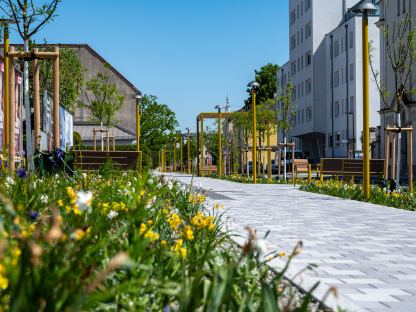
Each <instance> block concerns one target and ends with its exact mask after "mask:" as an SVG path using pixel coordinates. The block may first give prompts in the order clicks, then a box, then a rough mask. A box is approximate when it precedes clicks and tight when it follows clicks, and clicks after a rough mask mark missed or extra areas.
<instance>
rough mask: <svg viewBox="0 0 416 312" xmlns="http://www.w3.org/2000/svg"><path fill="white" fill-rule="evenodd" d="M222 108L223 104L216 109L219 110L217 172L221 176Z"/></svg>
mask: <svg viewBox="0 0 416 312" xmlns="http://www.w3.org/2000/svg"><path fill="white" fill-rule="evenodd" d="M221 108H222V106H220V105H217V106H215V109H217V110H218V170H217V174H218V176H219V177H221V176H222V133H221V119H222V117H221Z"/></svg>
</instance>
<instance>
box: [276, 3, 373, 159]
mask: <svg viewBox="0 0 416 312" xmlns="http://www.w3.org/2000/svg"><path fill="white" fill-rule="evenodd" d="M359 2H361V1H359V0H339V1H326V0H290V6H289V16H290V18H289V23H290V26H289V28H290V31H289V33H290V37H289V40H290V61H289V62H288V63H287V64H285V65H284V66H283V67H282V68H281V69H280V70H279V72H278V75H277V78H278V79H277V80H278V83H277V89H278V93H280V92H281V90H282V87H283V88H284V86H285V85H286V84H287V82H288V81H291V82H292V84H293V86H294V92H293V93H294V94H293V97H294V103H295V106H296V116H295V118H293V128H292V130H291V131H290V133H289V137H290V138H292V141H294V142H295V143H296V146H297V149H300V150H302V151H303V152H304V154H305V156H306V157H307V158H309V159H310V160H311V161H312V162H317V161H318V160H319V159H320V158H321V157H332V156H334V157H346V156H351V153H352V151H359V150H360V149H361V143H360V142H361V140H360V137H361V131H362V114H361V106H362V88H361V85H362V75H361V72H362V70H361V68H362V67H361V66H362V49H361V47H362V46H361V17H360V16H357V15H355V14H354V13H353V12H352V10H351V8H353V7H354V6H355V5H356V4H357V3H359ZM377 20H378V18H377V17H375V16H374V17H373V16H371V17H370V21H369V24H370V38H371V39H372V40H373V41H374V43H373V45H374V48H375V49H377V48H378V45H379V41H378V40H379V36H378V29H377V28H376V26H373V25H372V24H374V23H375V22H376V21H377ZM375 57H376V58H377V59H376V60H374V61H375V62H374V63H375V65H376V64H377V63H378V55H375ZM347 64H348V65H347ZM347 75H348V77H347ZM371 89H372V90H374V91H372V92H371V95H372V100H371V106H372V108H371V110H372V115H373V113H375V114H376V115H378V113H377V110H378V105H379V101H378V98H373V96H376V95H377V92H376V87H375V86H371ZM347 99H348V100H347ZM348 116H349V117H348ZM360 118H361V119H360ZM347 121H348V122H347ZM377 125H378V118H374V120H372V122H371V126H372V127H376V126H377ZM354 138H355V144H354V143H353V142H354V141H353V139H354Z"/></svg>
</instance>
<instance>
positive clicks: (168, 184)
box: [166, 181, 173, 190]
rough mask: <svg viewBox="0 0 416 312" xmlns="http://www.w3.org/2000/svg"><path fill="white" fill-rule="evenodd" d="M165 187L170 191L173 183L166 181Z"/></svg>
mask: <svg viewBox="0 0 416 312" xmlns="http://www.w3.org/2000/svg"><path fill="white" fill-rule="evenodd" d="M166 186H167V188H168V189H169V190H171V189H172V188H173V183H172V182H171V181H168V182H167V183H166Z"/></svg>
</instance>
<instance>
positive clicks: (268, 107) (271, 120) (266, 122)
mask: <svg viewBox="0 0 416 312" xmlns="http://www.w3.org/2000/svg"><path fill="white" fill-rule="evenodd" d="M256 108H257V132H258V137H259V146H260V147H261V146H265V143H266V139H267V137H268V136H270V135H273V134H275V133H276V130H277V129H276V109H275V100H272V99H270V100H267V101H266V102H264V103H261V104H260V105H258V106H257V107H256ZM265 167H266V166H264V164H263V174H265Z"/></svg>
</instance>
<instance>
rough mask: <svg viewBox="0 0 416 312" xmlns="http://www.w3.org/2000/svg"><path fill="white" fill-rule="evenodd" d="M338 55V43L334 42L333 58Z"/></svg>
mask: <svg viewBox="0 0 416 312" xmlns="http://www.w3.org/2000/svg"><path fill="white" fill-rule="evenodd" d="M338 55H339V41H338V40H337V41H335V43H334V56H335V57H337V56H338Z"/></svg>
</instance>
